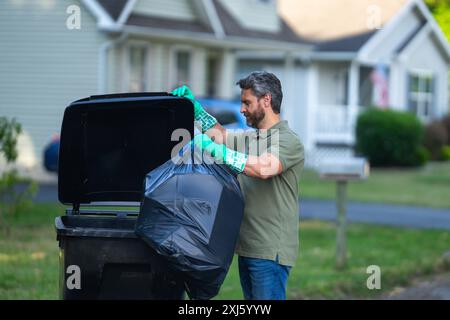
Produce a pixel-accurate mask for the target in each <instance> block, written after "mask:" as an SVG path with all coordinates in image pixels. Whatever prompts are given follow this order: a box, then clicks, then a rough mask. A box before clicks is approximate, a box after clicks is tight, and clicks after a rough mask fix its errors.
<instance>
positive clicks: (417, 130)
mask: <svg viewBox="0 0 450 320" xmlns="http://www.w3.org/2000/svg"><path fill="white" fill-rule="evenodd" d="M422 138H423V126H422V124H421V123H420V121H419V120H418V119H417V117H416V116H415V115H413V114H411V113H407V112H399V111H394V110H380V109H375V108H371V109H368V110H367V111H366V112H364V113H362V114H360V115H359V117H358V120H357V124H356V151H357V152H358V153H359V154H361V155H363V156H365V157H366V158H368V160H369V161H370V164H371V165H372V166H378V167H382V166H420V165H423V164H424V163H425V162H426V161H427V160H428V152H427V151H426V150H424V148H423V147H421V143H422Z"/></svg>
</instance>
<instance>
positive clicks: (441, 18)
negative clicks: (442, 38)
mask: <svg viewBox="0 0 450 320" xmlns="http://www.w3.org/2000/svg"><path fill="white" fill-rule="evenodd" d="M425 3H426V5H427V6H428V8H429V9H430V11H431V13H432V14H433V16H434V18H435V19H436V21H437V23H438V24H439V26H440V27H441V29H442V31H443V32H444V33H445V35H446V36H447V39H448V40H450V0H425Z"/></svg>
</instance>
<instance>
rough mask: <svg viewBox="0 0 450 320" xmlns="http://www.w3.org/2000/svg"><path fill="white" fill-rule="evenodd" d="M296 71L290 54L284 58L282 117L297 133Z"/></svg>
mask: <svg viewBox="0 0 450 320" xmlns="http://www.w3.org/2000/svg"><path fill="white" fill-rule="evenodd" d="M294 71H295V62H294V58H293V56H292V54H291V53H290V52H287V53H286V56H285V58H284V70H283V73H284V83H282V84H281V86H282V90H283V103H282V105H281V117H282V118H283V119H285V120H287V121H288V122H289V126H290V127H291V128H292V129H293V130H294V131H296V132H297V130H296V127H297V122H296V121H297V119H296V112H295V100H294V99H293V98H294Z"/></svg>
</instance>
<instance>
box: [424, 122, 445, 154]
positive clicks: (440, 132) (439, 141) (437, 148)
mask: <svg viewBox="0 0 450 320" xmlns="http://www.w3.org/2000/svg"><path fill="white" fill-rule="evenodd" d="M447 143H448V134H447V130H446V129H445V126H444V124H443V122H442V121H433V122H430V123H429V124H428V125H427V126H426V127H425V134H424V138H423V145H424V146H425V148H427V150H428V151H429V152H430V156H431V159H432V160H440V158H441V150H442V147H444V146H445V145H446V144H447Z"/></svg>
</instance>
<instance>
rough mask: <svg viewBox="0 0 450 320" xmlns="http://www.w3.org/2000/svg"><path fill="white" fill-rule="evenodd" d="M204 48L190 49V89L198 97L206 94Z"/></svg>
mask: <svg viewBox="0 0 450 320" xmlns="http://www.w3.org/2000/svg"><path fill="white" fill-rule="evenodd" d="M206 57H207V56H206V50H205V49H202V48H195V49H193V50H192V65H191V70H190V72H191V79H192V84H191V86H192V91H193V92H195V94H196V95H197V96H199V97H201V96H204V95H205V94H206Z"/></svg>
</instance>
